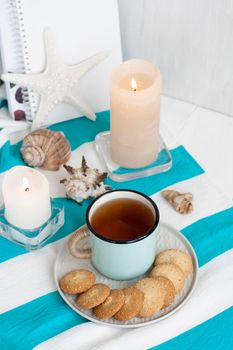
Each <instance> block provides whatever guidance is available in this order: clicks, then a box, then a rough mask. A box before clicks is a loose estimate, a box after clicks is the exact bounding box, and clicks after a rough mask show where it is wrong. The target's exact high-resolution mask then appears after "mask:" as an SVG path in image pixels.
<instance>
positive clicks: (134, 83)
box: [131, 77, 137, 91]
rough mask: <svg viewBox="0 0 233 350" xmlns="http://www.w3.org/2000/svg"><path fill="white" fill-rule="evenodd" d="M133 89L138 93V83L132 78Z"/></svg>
mask: <svg viewBox="0 0 233 350" xmlns="http://www.w3.org/2000/svg"><path fill="white" fill-rule="evenodd" d="M131 88H132V90H133V91H137V82H136V80H135V78H134V77H132V78H131Z"/></svg>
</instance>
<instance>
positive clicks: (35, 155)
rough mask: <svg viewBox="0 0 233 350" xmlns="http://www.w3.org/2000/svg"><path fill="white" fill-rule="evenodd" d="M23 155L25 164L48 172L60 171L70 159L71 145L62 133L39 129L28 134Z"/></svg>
mask: <svg viewBox="0 0 233 350" xmlns="http://www.w3.org/2000/svg"><path fill="white" fill-rule="evenodd" d="M20 151H21V154H22V157H23V160H24V161H25V163H27V164H28V165H30V166H34V167H35V166H38V167H41V168H43V169H46V170H58V169H59V167H60V165H62V164H65V163H66V162H67V161H68V160H69V159H70V154H71V151H70V144H69V142H68V140H67V139H66V138H65V136H64V135H63V133H62V132H58V131H52V130H48V129H39V130H36V131H33V132H31V133H30V134H28V135H27V136H26V137H25V138H24V141H23V145H22V148H21V150H20Z"/></svg>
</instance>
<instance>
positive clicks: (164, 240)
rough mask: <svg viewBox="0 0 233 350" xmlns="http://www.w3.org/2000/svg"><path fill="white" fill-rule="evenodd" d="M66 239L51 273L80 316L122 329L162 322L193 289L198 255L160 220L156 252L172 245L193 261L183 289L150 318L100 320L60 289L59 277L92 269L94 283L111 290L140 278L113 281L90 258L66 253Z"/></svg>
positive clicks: (184, 240)
mask: <svg viewBox="0 0 233 350" xmlns="http://www.w3.org/2000/svg"><path fill="white" fill-rule="evenodd" d="M67 240H68V238H67V239H66V240H64V245H63V246H62V249H61V251H60V253H59V254H58V257H57V260H56V263H55V271H54V272H55V281H56V286H57V289H58V292H59V293H60V294H61V296H62V298H63V299H64V300H65V302H66V303H67V304H68V305H69V306H70V307H71V308H72V309H73V310H74V311H75V312H77V313H78V314H80V315H82V316H83V317H85V318H87V319H88V320H90V321H93V322H96V323H100V324H105V325H108V326H114V327H122V328H135V327H142V326H146V325H149V324H152V323H155V322H158V321H161V320H163V319H164V318H166V317H168V316H170V315H172V314H173V313H174V312H176V311H177V310H179V309H180V308H181V307H182V306H183V305H184V303H185V302H186V301H187V300H188V299H189V298H190V296H191V294H192V292H193V290H194V287H195V285H196V281H197V273H198V262H197V257H196V254H195V251H194V249H193V247H192V246H191V244H190V243H189V241H188V240H187V239H186V238H185V237H184V236H183V235H182V234H181V233H180V232H179V231H177V230H175V229H174V228H172V227H171V226H169V225H167V224H164V223H160V225H159V228H158V231H157V237H156V255H157V254H158V253H159V252H161V251H163V250H165V249H169V248H174V249H180V250H183V251H185V252H186V253H187V254H189V255H190V256H191V258H192V260H193V272H192V273H191V274H190V275H189V276H188V278H187V279H186V281H185V286H184V288H183V289H182V291H181V292H180V293H179V294H177V295H176V297H175V300H174V302H173V303H172V304H171V305H170V306H168V307H167V308H165V309H163V310H161V311H159V312H157V313H156V314H154V315H153V316H151V317H147V318H139V317H134V318H133V319H132V320H130V321H127V322H122V321H117V320H115V319H114V318H109V319H107V320H104V321H102V320H99V319H97V318H96V317H95V316H94V315H93V313H92V311H91V310H85V309H82V308H81V307H79V306H78V305H77V304H76V303H75V296H74V295H69V294H65V293H63V292H62V290H61V289H60V286H59V280H60V279H61V277H62V276H64V275H65V274H66V273H67V272H69V271H71V270H74V269H78V268H83V269H87V270H90V271H93V272H94V273H95V275H96V282H97V283H105V284H107V285H108V286H109V287H111V288H112V289H115V288H118V289H120V288H125V287H128V286H130V285H132V284H133V283H135V282H136V281H137V280H138V279H139V278H137V279H134V280H130V281H116V280H112V279H110V278H107V277H105V276H103V275H102V274H101V273H100V272H99V271H97V270H96V269H95V268H94V267H93V266H92V264H91V261H90V259H77V258H74V257H73V256H72V255H71V254H70V253H69V250H68V245H67ZM86 243H87V242H86ZM142 277H143V276H141V277H140V278H142Z"/></svg>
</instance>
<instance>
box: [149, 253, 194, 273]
mask: <svg viewBox="0 0 233 350" xmlns="http://www.w3.org/2000/svg"><path fill="white" fill-rule="evenodd" d="M164 263H169V264H170V263H172V264H176V265H177V266H179V268H180V269H181V270H182V271H183V273H184V275H185V277H187V276H188V274H189V273H190V272H192V270H193V262H192V259H191V257H190V256H189V255H188V254H186V253H185V252H183V251H182V250H179V249H167V250H164V251H163V252H161V253H160V254H159V255H158V256H157V258H156V259H155V265H158V264H164Z"/></svg>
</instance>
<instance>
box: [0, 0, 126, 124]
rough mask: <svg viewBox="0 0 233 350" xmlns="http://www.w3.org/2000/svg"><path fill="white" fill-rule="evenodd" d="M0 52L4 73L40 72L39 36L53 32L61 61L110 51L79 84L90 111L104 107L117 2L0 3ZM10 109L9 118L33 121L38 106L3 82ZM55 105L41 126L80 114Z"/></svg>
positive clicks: (116, 41) (116, 38)
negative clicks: (47, 31)
mask: <svg viewBox="0 0 233 350" xmlns="http://www.w3.org/2000/svg"><path fill="white" fill-rule="evenodd" d="M0 8H1V11H0V31H1V32H0V34H1V41H0V51H1V57H2V64H3V71H4V72H15V73H26V74H30V73H39V72H42V71H43V70H44V68H45V64H46V62H45V50H44V37H43V32H44V29H45V27H50V28H51V29H52V34H53V37H54V41H55V45H56V47H57V50H58V52H59V55H60V56H61V57H62V59H63V60H64V62H65V63H67V64H70V65H72V64H76V63H78V62H79V61H81V60H83V59H85V58H87V57H88V56H91V55H93V54H95V53H97V52H101V51H110V56H109V58H107V59H106V60H105V61H103V62H101V63H100V64H99V65H98V66H96V67H95V68H94V69H92V70H91V71H90V72H89V73H88V74H87V75H86V76H84V77H83V79H82V81H81V90H82V93H83V96H84V98H85V99H86V100H87V102H88V103H89V104H90V105H91V107H92V109H93V110H94V111H95V112H99V111H102V110H106V109H108V106H109V102H108V101H109V96H108V81H109V75H110V72H111V70H112V68H113V67H114V66H115V65H117V64H118V63H119V62H120V61H121V46H120V33H119V23H118V9H117V2H116V0H99V1H93V0H85V1H83V0H59V1H57V0H40V1H36V0H0ZM6 92H7V98H8V104H9V110H10V113H11V115H12V117H13V118H14V119H17V120H23V119H26V120H28V121H32V120H33V118H34V117H35V114H36V112H37V109H38V105H39V95H38V93H37V92H36V91H33V90H29V89H27V88H25V87H22V86H16V85H14V84H6ZM79 115H80V113H79V112H78V111H77V110H76V109H74V108H73V107H72V106H70V105H66V104H60V105H59V106H57V107H56V108H55V109H54V111H52V112H51V115H49V117H48V118H47V119H46V120H45V123H46V124H52V123H54V122H58V121H62V120H66V119H69V118H72V117H77V116H79Z"/></svg>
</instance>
